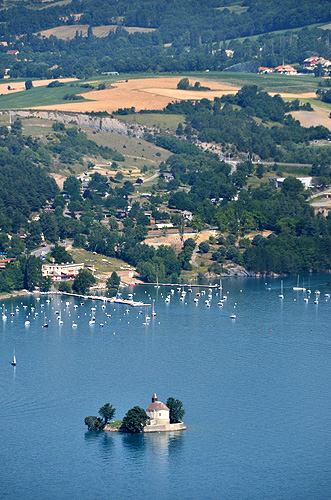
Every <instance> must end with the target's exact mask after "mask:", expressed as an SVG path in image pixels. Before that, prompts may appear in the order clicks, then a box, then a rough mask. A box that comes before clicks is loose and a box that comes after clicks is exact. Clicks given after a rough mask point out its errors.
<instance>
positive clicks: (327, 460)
mask: <svg viewBox="0 0 331 500" xmlns="http://www.w3.org/2000/svg"><path fill="white" fill-rule="evenodd" d="M305 280H306V283H308V278H306V279H305ZM329 281H330V277H329V276H325V275H323V276H315V277H311V278H310V282H309V287H310V288H311V290H312V292H314V291H315V290H316V289H319V290H320V292H321V294H320V296H319V297H320V298H319V303H318V304H314V298H315V294H314V293H312V295H311V298H310V300H309V302H308V303H306V302H305V301H304V300H303V298H304V295H303V292H301V291H300V292H295V291H293V290H292V286H294V285H296V278H287V279H285V280H284V295H285V298H284V299H283V300H282V299H279V297H278V294H279V289H280V280H279V279H273V280H269V282H268V286H270V288H271V289H270V290H268V286H266V285H265V280H264V279H227V280H223V292H222V295H226V296H227V297H228V299H227V300H226V301H225V303H224V306H223V307H222V308H221V307H219V306H217V302H218V300H219V296H217V295H216V293H215V291H213V298H212V300H211V307H209V308H208V307H207V306H206V305H205V303H204V302H205V298H206V297H203V296H201V297H200V300H199V303H198V305H196V304H195V302H194V300H193V299H194V297H195V294H196V291H197V290H196V289H193V293H187V295H186V298H185V300H184V301H180V300H179V297H180V292H178V291H177V289H175V293H174V295H173V296H172V298H171V301H170V303H169V304H166V303H165V301H164V299H165V296H166V294H167V292H169V291H170V287H161V288H159V289H156V288H155V287H152V286H149V287H147V286H140V287H135V288H134V289H132V288H131V289H129V288H128V289H126V290H124V291H123V296H124V297H125V296H126V295H127V294H128V293H130V292H132V293H135V295H134V298H135V299H137V300H138V299H141V300H144V301H145V302H149V303H151V301H152V300H153V299H155V310H156V313H157V316H156V317H155V318H152V319H151V320H150V321H149V325H144V323H145V322H146V321H145V310H143V309H141V310H142V311H143V313H142V314H139V310H140V309H139V308H130V310H129V312H126V309H127V308H126V306H124V305H111V304H108V305H107V306H106V309H102V303H101V302H97V301H93V302H92V301H85V304H84V305H80V301H79V300H77V299H74V298H71V297H70V298H68V297H58V296H51V299H50V302H49V303H47V302H46V299H47V297H46V296H41V297H40V300H39V301H38V300H37V299H36V297H35V296H28V297H25V298H18V299H15V300H13V301H11V300H7V301H5V302H4V304H5V308H6V309H7V313H6V314H7V316H8V318H7V320H6V321H3V320H1V318H0V338H1V341H0V345H1V350H0V384H1V395H0V428H1V431H0V433H1V439H0V441H1V445H0V460H1V468H0V498H5V499H7V500H11V499H15V500H16V499H24V500H33V499H40V498H47V499H49V500H53V499H57V500H62V499H71V500H78V499H79V500H90V499H91V500H94V499H106V498H110V499H118V500H122V499H123V500H124V499H131V498H134V499H135V500H143V499H144V500H146V499H147V500H149V499H153V500H163V499H169V500H186V499H187V500H188V499H190V500H198V499H204V500H208V499H210V500H214V499H215V500H216V499H226V500H265V499H272V500H292V499H293V500H300V499H304V500H325V499H328V498H330V496H331V377H330V375H331V363H330V357H331V356H330V354H331V352H330V351H331V329H330V320H331V299H329V298H328V297H326V296H325V294H326V293H329V292H330V287H329V286H328V285H327V283H328V282H329ZM207 293H208V292H207ZM66 302H68V305H66ZM23 305H25V306H27V307H26V308H25V309H24V308H23ZM74 305H76V306H78V307H76V308H74ZM16 306H18V307H19V311H18V312H16V311H15V309H16ZM31 307H34V308H35V310H34V311H33V310H31ZM91 307H96V310H95V311H91ZM56 310H58V311H61V317H62V320H63V325H59V324H58V320H57V319H56V315H55V311H56ZM11 311H13V312H14V313H15V316H10V312H11ZM36 312H37V313H38V316H36V315H35V313H36ZM106 313H107V314H109V315H110V314H111V316H109V317H108V316H106ZM150 313H151V308H149V314H150ZM233 313H235V314H236V319H235V320H231V319H230V315H231V314H233ZM91 314H94V315H95V316H96V324H95V325H89V319H90V316H91ZM150 315H151V314H150ZM27 317H28V319H29V320H30V323H31V324H30V326H29V327H26V326H24V322H25V320H26V319H27ZM45 318H46V321H47V322H48V323H49V327H48V328H42V325H43V323H44V321H45ZM73 321H75V322H76V324H77V325H78V328H72V326H71V325H72V322H73ZM100 323H104V327H103V328H102V327H100ZM114 333H115V335H114ZM14 350H15V353H16V358H17V366H16V368H14V367H12V366H11V364H10V362H11V360H12V356H13V351H14ZM154 392H156V393H157V395H158V397H159V399H160V400H161V401H163V402H166V399H167V398H168V397H169V396H174V397H175V398H178V399H180V400H181V401H182V402H183V405H184V408H185V410H186V414H185V417H184V421H185V423H186V425H187V427H188V429H187V430H186V431H184V432H180V433H157V434H150V435H128V434H118V433H104V432H101V433H93V432H87V429H86V427H85V425H84V417H85V416H87V415H97V414H98V409H99V408H100V407H101V406H102V405H103V404H104V403H106V402H110V403H111V404H113V406H115V408H116V409H117V411H116V415H115V418H121V417H123V415H124V414H125V412H126V411H127V410H128V409H130V408H132V407H133V406H135V405H139V406H142V407H144V408H146V407H147V406H148V405H149V403H150V402H151V396H152V394H153V393H154Z"/></svg>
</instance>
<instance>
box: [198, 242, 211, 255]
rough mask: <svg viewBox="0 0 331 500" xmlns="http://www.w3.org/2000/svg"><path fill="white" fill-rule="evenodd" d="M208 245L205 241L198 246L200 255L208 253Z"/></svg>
mask: <svg viewBox="0 0 331 500" xmlns="http://www.w3.org/2000/svg"><path fill="white" fill-rule="evenodd" d="M209 248H210V247H209V243H208V242H207V241H203V242H202V243H200V245H199V250H200V252H201V253H208V252H209Z"/></svg>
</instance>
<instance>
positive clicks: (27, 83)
mask: <svg viewBox="0 0 331 500" xmlns="http://www.w3.org/2000/svg"><path fill="white" fill-rule="evenodd" d="M32 87H33V83H32V80H27V81H26V82H25V90H30V89H32Z"/></svg>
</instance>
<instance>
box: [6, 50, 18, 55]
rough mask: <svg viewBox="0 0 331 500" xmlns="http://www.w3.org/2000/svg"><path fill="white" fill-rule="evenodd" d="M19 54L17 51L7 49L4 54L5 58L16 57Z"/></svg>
mask: <svg viewBox="0 0 331 500" xmlns="http://www.w3.org/2000/svg"><path fill="white" fill-rule="evenodd" d="M19 53H20V51H19V50H13V49H9V50H7V52H6V54H7V56H17V54H19Z"/></svg>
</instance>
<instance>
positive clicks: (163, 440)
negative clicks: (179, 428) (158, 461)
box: [144, 432, 184, 457]
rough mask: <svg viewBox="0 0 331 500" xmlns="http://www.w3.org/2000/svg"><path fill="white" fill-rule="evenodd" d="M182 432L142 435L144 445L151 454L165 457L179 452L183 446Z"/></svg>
mask: <svg viewBox="0 0 331 500" xmlns="http://www.w3.org/2000/svg"><path fill="white" fill-rule="evenodd" d="M183 437H184V436H183V432H151V433H150V434H144V439H145V442H146V445H147V446H148V447H149V448H150V449H151V450H152V452H153V454H155V455H157V456H160V457H167V456H168V455H171V454H172V453H174V452H176V453H178V451H179V450H180V448H181V447H182V444H183Z"/></svg>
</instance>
